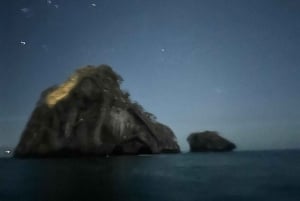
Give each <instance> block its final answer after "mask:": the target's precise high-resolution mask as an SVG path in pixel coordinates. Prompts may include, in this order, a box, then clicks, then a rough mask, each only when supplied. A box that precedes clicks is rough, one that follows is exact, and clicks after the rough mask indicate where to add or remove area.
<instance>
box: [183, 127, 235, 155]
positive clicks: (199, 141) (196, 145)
mask: <svg viewBox="0 0 300 201" xmlns="http://www.w3.org/2000/svg"><path fill="white" fill-rule="evenodd" d="M187 141H188V143H189V145H190V151H191V152H209V151H211V152H223V151H232V150H233V149H235V148H236V145H235V144H234V143H232V142H230V141H228V140H227V139H225V138H223V137H221V136H220V135H219V134H218V132H215V131H204V132H197V133H192V134H190V135H189V136H188V138H187Z"/></svg>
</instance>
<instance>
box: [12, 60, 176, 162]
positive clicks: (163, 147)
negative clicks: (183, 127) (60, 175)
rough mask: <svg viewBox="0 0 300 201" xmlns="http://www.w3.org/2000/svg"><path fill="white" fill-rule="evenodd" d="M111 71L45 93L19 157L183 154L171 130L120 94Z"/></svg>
mask: <svg viewBox="0 0 300 201" xmlns="http://www.w3.org/2000/svg"><path fill="white" fill-rule="evenodd" d="M121 82H122V78H121V76H119V75H118V74H117V73H115V72H114V71H113V70H112V68H111V67H109V66H107V65H101V66H98V67H94V66H86V67H83V68H80V69H78V70H77V71H75V73H74V74H73V75H71V77H70V78H69V79H68V80H66V81H65V82H63V83H62V84H60V85H58V86H53V87H50V88H48V89H46V90H45V91H44V92H42V94H41V97H40V99H39V101H38V102H37V105H36V108H35V109H34V111H33V113H32V115H31V117H30V119H29V121H28V123H27V125H26V127H25V129H24V131H23V133H22V136H21V139H20V142H19V144H18V145H17V147H16V149H15V152H14V156H15V157H46V156H58V157H60V156H86V155H109V154H142V153H148V154H150V153H162V152H168V153H177V152H180V149H179V146H178V144H177V140H176V137H175V135H174V133H173V132H172V130H171V129H170V128H169V127H167V126H165V125H163V124H161V123H159V122H157V121H156V120H155V118H154V115H152V114H151V113H148V112H145V111H144V109H143V107H142V106H140V105H139V104H138V103H136V102H133V101H131V100H130V98H129V93H128V92H125V91H123V90H121V89H120V84H121Z"/></svg>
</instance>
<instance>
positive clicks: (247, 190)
mask: <svg viewBox="0 0 300 201" xmlns="http://www.w3.org/2000/svg"><path fill="white" fill-rule="evenodd" d="M34 200H36V201H47V200H51V201H52V200H53V201H89V200H98V201H104V200H123V201H124V200H126V201H127V200H134V201H143V200H145V201H150V200H151V201H152V200H153V201H163V200H166V201H169V200H170V201H175V200H178V201H189V200H193V201H206V200H209V201H216V200H218V201H226V200H230V201H248V200H249V201H265V200H268V201H269V200H270V201H279V200H280V201H299V200H300V151H253V152H246V151H245V152H232V153H205V154H204V153H194V154H192V153H187V154H174V155H142V156H117V157H108V158H80V159H75V158H72V159H13V158H2V159H0V201H34Z"/></svg>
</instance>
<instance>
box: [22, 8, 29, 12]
mask: <svg viewBox="0 0 300 201" xmlns="http://www.w3.org/2000/svg"><path fill="white" fill-rule="evenodd" d="M20 10H21V12H22V13H28V12H29V11H30V9H29V8H21V9H20Z"/></svg>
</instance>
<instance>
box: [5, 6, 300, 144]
mask: <svg viewBox="0 0 300 201" xmlns="http://www.w3.org/2000/svg"><path fill="white" fill-rule="evenodd" d="M0 5H1V7H0V8H1V12H0V15H1V16H0V17H1V18H0V19H1V20H0V23H1V24H0V26H1V28H0V29H1V32H0V34H1V37H0V46H1V52H0V55H1V56H0V57H1V60H0V62H1V63H0V65H1V66H0V68H1V71H0V72H1V73H0V92H1V98H0V146H1V145H15V144H16V143H17V141H18V139H19V137H20V134H21V132H22V130H23V128H24V126H25V124H26V122H27V119H28V118H29V115H30V114H31V112H32V110H33V108H34V105H35V103H36V101H37V100H38V97H39V95H40V92H41V91H42V90H44V89H45V88H47V87H49V86H51V85H53V84H57V83H61V82H62V81H64V80H65V79H66V78H67V77H68V76H69V75H70V74H71V73H72V72H73V71H74V70H75V69H76V68H78V67H81V66H84V65H87V64H93V65H99V64H103V63H105V64H109V65H111V66H112V67H113V68H114V70H115V71H116V72H118V73H119V74H120V75H121V76H122V77H123V78H124V80H125V81H124V83H123V88H124V89H128V90H129V92H130V94H131V97H132V99H133V100H137V101H138V102H139V103H141V105H143V106H144V107H145V109H146V110H148V111H149V112H151V113H153V114H155V115H156V116H157V117H158V120H159V121H161V122H163V123H165V124H167V125H169V126H170V127H171V128H172V129H173V131H174V132H175V134H176V136H177V137H178V140H179V143H180V145H181V147H182V149H183V150H187V143H186V137H187V135H188V134H189V133H190V132H193V131H198V130H200V131H201V130H206V129H211V130H217V131H219V132H220V133H221V134H222V135H223V136H225V137H227V138H229V139H231V140H232V141H234V142H235V143H236V144H237V145H238V147H239V148H240V149H270V148H300V93H299V89H300V79H299V78H300V39H299V36H300V12H299V10H300V1H297V0H262V1H253V0H227V1H223V0H205V1H204V0H151V1H148V0H95V1H86V0H78V1H77V0H76V1H72V0H52V1H47V0H3V1H0Z"/></svg>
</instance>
